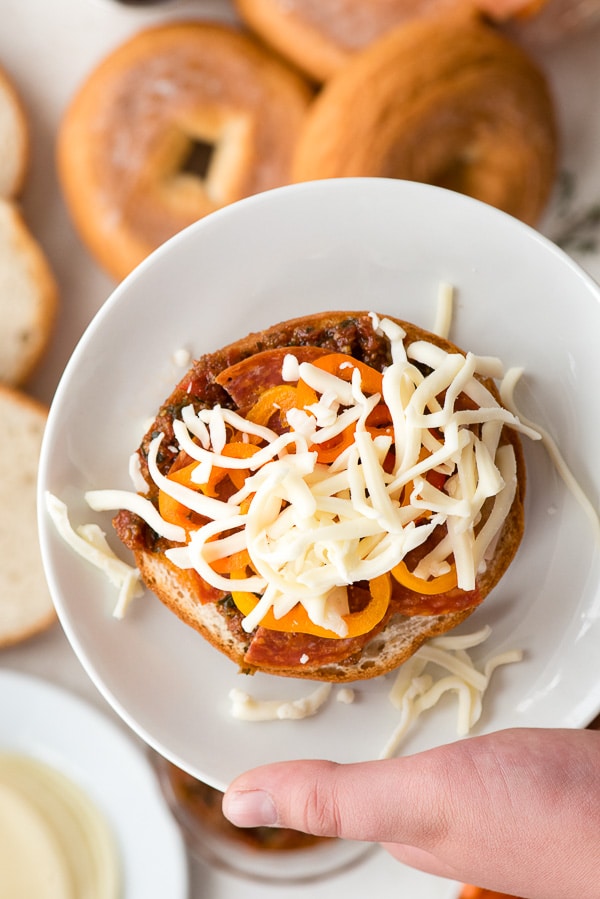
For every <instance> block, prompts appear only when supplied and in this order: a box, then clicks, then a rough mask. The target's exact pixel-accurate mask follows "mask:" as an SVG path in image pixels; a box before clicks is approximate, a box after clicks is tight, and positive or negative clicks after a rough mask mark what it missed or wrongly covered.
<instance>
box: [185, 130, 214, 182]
mask: <svg viewBox="0 0 600 899" xmlns="http://www.w3.org/2000/svg"><path fill="white" fill-rule="evenodd" d="M215 149H216V145H215V144H213V143H210V142H209V141H204V140H198V139H196V138H194V139H193V140H190V145H189V149H188V152H187V154H186V156H185V158H184V159H183V162H182V164H181V166H180V169H179V171H180V172H181V173H182V174H184V175H194V177H196V178H201V179H205V178H206V176H207V175H208V170H209V169H210V165H211V162H212V160H213V157H214V155H215Z"/></svg>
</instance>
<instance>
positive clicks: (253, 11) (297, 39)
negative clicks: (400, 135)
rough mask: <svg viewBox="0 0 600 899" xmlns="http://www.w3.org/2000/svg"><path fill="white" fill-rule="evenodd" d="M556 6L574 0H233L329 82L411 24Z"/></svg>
mask: <svg viewBox="0 0 600 899" xmlns="http://www.w3.org/2000/svg"><path fill="white" fill-rule="evenodd" d="M556 2H559V3H563V4H564V3H565V2H567V3H568V2H571V4H572V2H573V0H546V2H545V0H234V3H235V6H236V9H237V11H238V13H239V15H240V17H241V18H242V20H243V21H244V22H245V23H246V24H247V25H248V27H249V28H251V29H253V30H254V31H256V33H257V34H259V35H260V36H261V38H262V39H263V40H264V41H265V42H266V43H267V44H268V45H269V46H271V47H272V48H273V49H274V50H276V51H277V52H278V53H281V55H282V56H283V57H285V58H286V59H289V60H290V62H292V63H294V64H295V65H297V66H298V68H299V69H301V70H302V71H304V72H306V74H308V75H309V76H310V77H311V78H313V79H314V80H315V81H317V82H323V81H327V80H328V79H329V78H331V77H332V75H334V74H335V73H336V72H339V70H340V69H341V68H343V66H345V65H346V63H347V62H348V61H349V60H350V59H351V57H352V56H353V55H354V53H356V52H357V51H359V50H362V49H364V48H365V47H367V46H368V45H369V44H371V43H373V41H375V40H377V39H379V38H381V37H383V36H384V35H386V34H388V33H389V32H390V31H392V30H393V29H395V28H397V27H398V26H400V25H405V24H408V23H409V22H412V21H414V20H415V19H421V18H423V17H431V18H434V19H435V18H437V17H439V16H441V17H443V16H444V15H447V14H448V13H465V14H471V13H472V12H474V11H475V12H480V13H482V14H484V15H485V16H487V17H488V18H489V19H490V20H492V21H497V22H505V21H508V20H511V19H513V18H516V19H517V21H518V20H519V19H529V18H531V17H535V15H536V14H537V11H538V10H539V9H540V8H541V7H542V6H544V5H546V3H548V4H553V3H556ZM578 2H579V3H580V5H582V2H584V0H578ZM592 2H593V0H592Z"/></svg>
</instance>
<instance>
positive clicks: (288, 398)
mask: <svg viewBox="0 0 600 899" xmlns="http://www.w3.org/2000/svg"><path fill="white" fill-rule="evenodd" d="M295 408H297V388H296V387H293V386H292V385H291V384H279V385H278V386H276V387H269V388H268V389H267V390H265V391H264V393H261V395H260V398H259V399H258V400H257V401H256V403H255V404H254V405H253V406H252V408H251V409H249V410H248V412H246V414H245V415H244V418H245V419H246V420H247V421H252V422H254V424H258V425H268V423H269V421H270V419H271V418H272V417H273V415H274V414H275V413H276V412H280V413H281V414H282V417H284V416H285V413H286V412H287V411H288V410H289V409H295Z"/></svg>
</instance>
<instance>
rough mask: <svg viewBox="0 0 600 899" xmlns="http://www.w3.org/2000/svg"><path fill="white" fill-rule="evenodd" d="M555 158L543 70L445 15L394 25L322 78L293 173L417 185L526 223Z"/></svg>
mask: <svg viewBox="0 0 600 899" xmlns="http://www.w3.org/2000/svg"><path fill="white" fill-rule="evenodd" d="M556 158H557V135H556V124H555V115H554V105H553V101H552V97H551V95H550V92H549V89H548V86H547V84H546V80H545V78H544V76H543V74H542V73H541V72H540V71H539V70H538V68H537V67H536V65H534V63H533V62H532V61H531V60H530V59H529V57H528V56H527V55H526V54H525V53H524V51H523V50H521V49H520V48H519V47H517V46H516V45H515V44H513V43H512V42H511V41H510V40H508V39H507V38H505V37H503V36H502V35H500V34H498V33H497V32H496V31H495V30H494V29H493V28H492V27H491V26H488V25H486V24H484V23H482V22H480V21H479V20H478V19H476V18H469V19H464V18H463V17H459V18H456V17H450V18H448V19H446V20H444V21H442V20H440V19H435V20H434V19H427V20H422V21H418V22H412V23H411V24H409V25H405V26H402V27H400V28H398V29H396V30H395V31H393V32H392V33H391V34H389V35H388V36H387V37H384V38H382V39H380V40H379V41H377V42H375V43H374V44H372V45H371V46H370V47H369V48H368V49H366V50H364V51H363V52H362V53H359V54H357V55H356V56H355V57H354V58H353V59H352V61H351V62H350V63H348V65H347V66H346V67H345V68H344V69H343V70H342V71H341V72H340V73H339V74H338V75H336V76H335V77H334V78H332V79H331V81H329V82H328V83H327V84H326V85H325V87H324V88H323V90H322V92H321V94H320V95H319V96H318V97H317V99H316V100H315V102H314V104H313V106H312V108H311V112H310V113H309V116H308V117H307V119H306V123H305V125H304V128H303V130H302V135H301V138H300V140H299V142H298V146H297V148H296V153H295V157H294V165H293V177H294V180H295V181H309V180H314V179H320V178H336V177H345V176H380V177H389V178H402V179H406V180H409V181H422V182H426V183H429V184H436V185H438V186H441V187H446V188H450V189H452V190H456V191H458V192H459V193H464V194H467V195H469V196H471V197H475V198H477V199H478V200H482V201H483V202H485V203H489V204H490V205H491V206H496V207H497V208H499V209H502V210H504V211H505V212H508V213H510V214H511V215H513V216H515V217H516V218H519V219H522V220H523V221H525V222H528V223H530V224H533V223H535V222H536V221H537V220H538V218H539V216H540V214H541V212H542V210H543V209H544V206H545V204H546V202H547V199H548V196H549V193H550V190H551V188H552V185H553V182H554V177H555V171H556Z"/></svg>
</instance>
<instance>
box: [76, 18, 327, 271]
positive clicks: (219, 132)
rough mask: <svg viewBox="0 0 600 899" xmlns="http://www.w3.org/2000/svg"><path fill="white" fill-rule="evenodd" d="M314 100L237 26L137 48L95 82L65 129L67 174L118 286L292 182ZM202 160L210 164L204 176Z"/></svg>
mask: <svg viewBox="0 0 600 899" xmlns="http://www.w3.org/2000/svg"><path fill="white" fill-rule="evenodd" d="M310 99H311V91H310V89H309V88H308V86H307V84H306V83H305V82H304V80H303V79H302V78H301V77H300V76H299V75H297V74H296V73H295V72H292V71H291V70H290V69H288V68H287V67H286V66H285V64H284V63H282V62H280V61H279V60H277V59H275V58H274V57H273V56H272V55H271V54H270V53H269V52H268V51H266V50H264V49H263V48H262V47H261V46H259V45H258V44H257V43H256V42H255V41H254V40H253V39H251V38H250V37H248V36H246V35H244V34H242V33H241V32H239V31H237V30H235V29H233V28H231V27H228V26H225V25H217V24H209V23H200V22H185V23H177V24H170V25H163V26H159V27H156V28H151V29H148V30H146V31H144V32H142V33H140V34H138V35H137V36H135V37H133V38H132V39H131V40H129V41H127V42H126V43H125V44H123V45H121V46H120V47H119V48H117V49H116V50H115V51H114V52H113V53H112V54H111V55H110V56H108V57H107V58H106V59H105V60H104V61H103V62H102V63H101V64H100V65H99V66H98V67H97V68H96V69H95V70H94V71H93V72H92V74H91V75H90V76H89V78H88V80H87V81H86V82H85V83H84V84H83V86H82V87H81V89H80V90H79V92H78V93H77V95H76V96H75V98H74V99H73V101H72V103H71V105H70V107H69V108H68V110H67V112H66V114H65V117H64V120H63V122H62V125H61V128H60V134H59V140H58V167H59V174H60V178H61V182H62V186H63V190H64V195H65V199H66V202H67V204H68V206H69V209H70V211H71V215H72V217H73V221H74V223H75V225H76V227H77V229H78V231H79V233H80V236H81V238H82V240H83V241H84V243H85V244H87V246H88V248H89V249H90V251H91V252H92V254H93V255H94V256H95V257H96V259H97V260H98V262H99V263H100V264H101V265H102V266H103V267H104V268H105V269H106V270H107V271H108V272H109V273H110V274H111V275H112V276H113V277H115V278H116V279H120V278H123V277H124V276H125V275H126V274H128V272H130V271H131V270H132V269H133V268H134V267H135V266H136V265H137V264H138V263H139V262H141V261H142V260H143V259H144V258H145V257H146V256H147V255H148V254H149V253H150V252H151V251H152V250H154V249H155V248H156V247H158V246H159V245H160V244H162V243H163V242H164V241H165V240H167V238H169V237H171V236H172V235H174V234H175V233H177V232H178V231H180V230H181V229H182V228H184V227H186V226H187V225H190V224H191V223H192V222H194V221H196V220H197V219H199V218H201V217H202V216H204V215H206V214H207V213H209V212H212V211H213V210H215V209H218V208H220V207H222V206H225V205H226V204H228V203H231V202H232V201H234V200H238V199H240V198H242V197H245V196H248V195H250V194H254V193H257V192H259V191H263V190H267V189H269V188H272V187H276V186H279V185H280V184H283V183H285V182H286V181H288V180H289V169H290V163H291V157H292V151H293V148H294V145H295V142H296V138H297V135H298V132H299V128H300V125H301V123H302V121H303V118H304V115H305V111H306V108H307V105H308V103H309V101H310ZM200 151H203V152H205V153H207V154H209V156H210V159H209V162H208V165H207V166H206V161H204V162H203V163H202V165H201V166H199V169H200V171H199V172H197V171H196V172H195V171H194V170H193V169H194V166H193V165H192V163H191V161H190V160H191V159H192V158H193V157H194V153H195V152H200ZM205 168H206V171H204V169H205Z"/></svg>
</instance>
